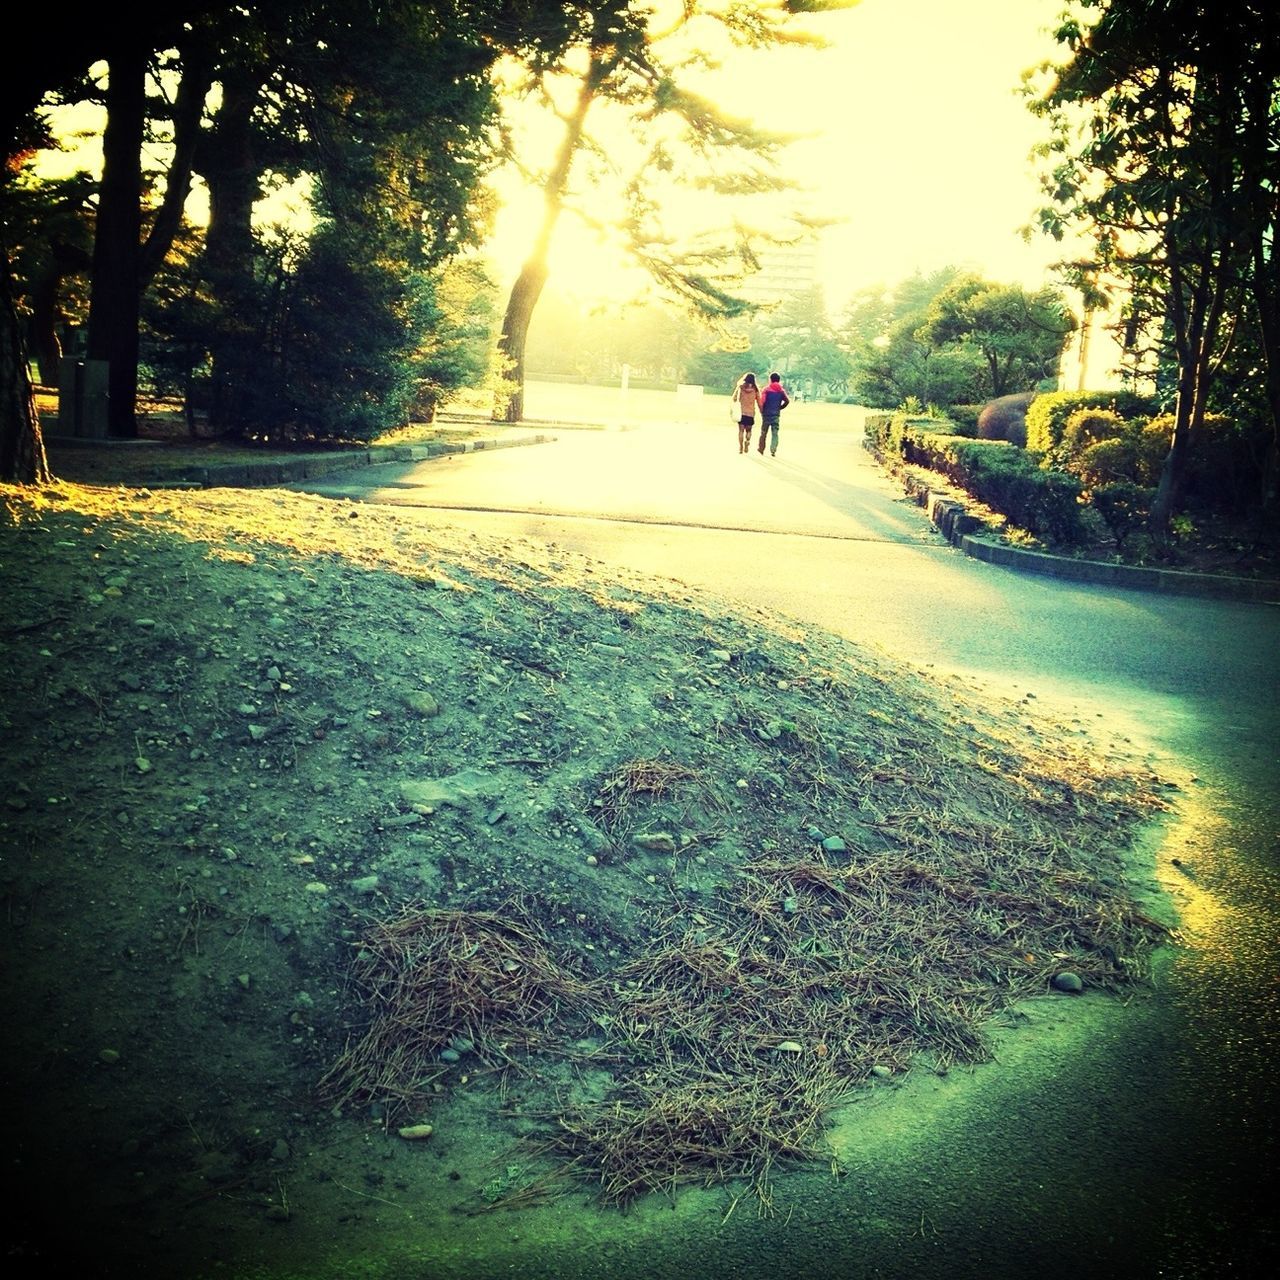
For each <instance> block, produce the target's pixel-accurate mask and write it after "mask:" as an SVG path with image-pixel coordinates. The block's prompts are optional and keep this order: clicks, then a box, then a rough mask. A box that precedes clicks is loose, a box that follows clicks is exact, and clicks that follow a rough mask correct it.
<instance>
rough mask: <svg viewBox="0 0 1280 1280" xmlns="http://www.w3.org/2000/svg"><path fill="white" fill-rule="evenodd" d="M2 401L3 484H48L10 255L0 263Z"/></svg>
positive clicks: (0, 454) (0, 464)
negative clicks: (14, 290)
mask: <svg viewBox="0 0 1280 1280" xmlns="http://www.w3.org/2000/svg"><path fill="white" fill-rule="evenodd" d="M0 397H2V398H0V480H3V481H6V482H8V483H10V484H48V482H49V481H50V480H51V479H52V476H51V475H50V472H49V460H48V458H47V457H46V455H45V451H44V437H43V436H42V435H41V432H40V416H39V414H38V413H36V400H35V390H34V388H33V387H32V385H31V371H30V370H29V369H28V367H27V353H26V351H25V350H24V349H23V344H22V325H21V323H20V322H19V320H18V311H17V308H16V307H15V306H14V303H13V280H12V277H11V276H10V274H9V255H8V253H7V252H6V253H5V255H4V261H3V262H0Z"/></svg>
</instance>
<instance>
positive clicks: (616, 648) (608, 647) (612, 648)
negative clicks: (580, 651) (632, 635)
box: [591, 640, 627, 658]
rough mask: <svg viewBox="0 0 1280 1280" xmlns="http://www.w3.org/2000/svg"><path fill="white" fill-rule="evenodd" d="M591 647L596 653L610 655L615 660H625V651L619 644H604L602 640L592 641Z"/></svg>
mask: <svg viewBox="0 0 1280 1280" xmlns="http://www.w3.org/2000/svg"><path fill="white" fill-rule="evenodd" d="M591 647H592V648H593V649H595V650H596V652H597V653H608V654H612V655H613V656H614V657H616V658H625V657H626V656H627V651H626V650H625V649H624V648H623V647H622V646H621V645H620V644H605V643H604V641H602V640H593V641H592V642H591Z"/></svg>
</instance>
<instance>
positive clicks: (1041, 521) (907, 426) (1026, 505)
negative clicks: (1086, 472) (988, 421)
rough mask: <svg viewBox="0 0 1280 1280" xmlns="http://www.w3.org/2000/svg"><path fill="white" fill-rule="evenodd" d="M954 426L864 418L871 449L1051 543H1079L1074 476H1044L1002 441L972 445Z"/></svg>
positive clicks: (1032, 458)
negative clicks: (933, 475) (931, 475)
mask: <svg viewBox="0 0 1280 1280" xmlns="http://www.w3.org/2000/svg"><path fill="white" fill-rule="evenodd" d="M953 426H954V424H952V423H948V422H946V421H943V420H939V419H935V418H907V417H905V416H903V415H899V414H893V415H890V414H877V415H873V416H871V417H868V419H867V424H866V430H867V434H868V440H869V443H870V444H871V447H872V449H873V450H875V451H876V452H877V453H879V454H880V455H882V456H885V457H888V458H893V457H900V458H901V459H902V460H903V461H905V462H908V463H912V464H914V465H916V466H921V467H927V468H929V470H931V471H937V472H938V473H939V474H941V475H944V476H946V478H947V479H948V480H950V481H951V482H952V483H953V484H955V485H957V486H958V487H959V488H961V489H964V490H965V491H966V492H967V493H970V494H972V495H973V497H975V498H977V500H978V501H979V502H981V503H983V504H984V505H985V506H988V507H990V508H991V509H992V510H993V511H998V512H999V513H1000V514H1001V515H1003V516H1005V517H1006V518H1007V519H1008V520H1009V521H1010V523H1011V524H1013V525H1016V526H1017V527H1018V528H1019V529H1025V530H1026V531H1027V532H1028V533H1032V534H1035V535H1036V536H1037V537H1041V538H1045V539H1047V540H1048V541H1051V542H1057V543H1070V542H1078V541H1080V540H1081V538H1082V537H1083V534H1084V526H1083V523H1082V521H1081V507H1080V494H1081V487H1082V486H1081V484H1080V481H1079V479H1078V478H1077V477H1075V476H1069V475H1064V474H1062V473H1061V472H1057V471H1046V470H1044V469H1043V468H1042V467H1041V466H1040V463H1039V457H1038V456H1037V455H1033V454H1031V453H1030V452H1028V451H1027V450H1024V449H1019V448H1018V447H1017V446H1016V445H1013V444H1010V443H1009V442H1008V441H1004V440H971V439H967V438H966V437H963V436H960V435H957V434H956V433H955V432H954V431H953V430H951V429H950V428H951V427H953Z"/></svg>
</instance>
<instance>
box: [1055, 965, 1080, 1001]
mask: <svg viewBox="0 0 1280 1280" xmlns="http://www.w3.org/2000/svg"><path fill="white" fill-rule="evenodd" d="M1052 985H1053V988H1054V990H1055V991H1065V992H1067V993H1068V994H1069V995H1079V994H1080V992H1082V991H1083V990H1084V981H1083V979H1082V978H1081V977H1080V975H1079V974H1078V973H1073V972H1072V971H1071V970H1070V969H1063V971H1062V972H1061V973H1055V974H1054V975H1053V983H1052Z"/></svg>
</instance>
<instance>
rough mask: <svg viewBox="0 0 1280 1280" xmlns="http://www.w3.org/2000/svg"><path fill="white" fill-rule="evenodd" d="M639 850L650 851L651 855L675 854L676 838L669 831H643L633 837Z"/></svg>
mask: <svg viewBox="0 0 1280 1280" xmlns="http://www.w3.org/2000/svg"><path fill="white" fill-rule="evenodd" d="M633 840H634V843H635V845H636V847H637V848H638V849H648V850H649V851H650V852H651V853H675V851H676V841H675V837H674V836H673V835H672V834H671V833H670V832H669V831H642V832H640V833H639V834H638V835H636V836H634V837H633Z"/></svg>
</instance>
